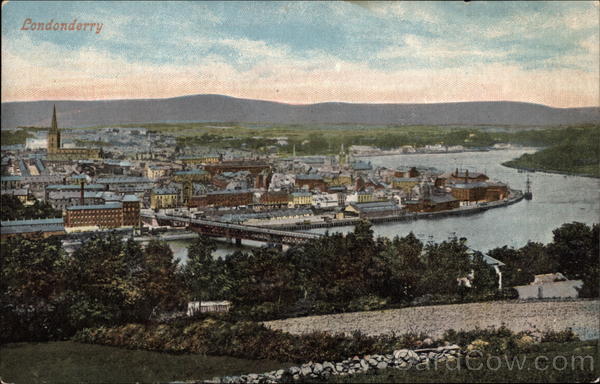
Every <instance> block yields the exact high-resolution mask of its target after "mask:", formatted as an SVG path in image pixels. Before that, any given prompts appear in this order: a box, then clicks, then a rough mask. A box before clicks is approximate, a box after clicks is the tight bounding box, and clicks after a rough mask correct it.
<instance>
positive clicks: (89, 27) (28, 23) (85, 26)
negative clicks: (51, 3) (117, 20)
mask: <svg viewBox="0 0 600 384" xmlns="http://www.w3.org/2000/svg"><path fill="white" fill-rule="evenodd" d="M103 26H104V24H103V23H78V22H77V19H74V20H73V21H72V22H71V23H59V22H54V19H51V20H50V21H48V22H45V23H44V22H35V21H33V20H31V19H25V20H24V21H23V26H22V27H21V31H80V32H93V31H95V32H96V34H99V33H100V32H101V31H102V27H103Z"/></svg>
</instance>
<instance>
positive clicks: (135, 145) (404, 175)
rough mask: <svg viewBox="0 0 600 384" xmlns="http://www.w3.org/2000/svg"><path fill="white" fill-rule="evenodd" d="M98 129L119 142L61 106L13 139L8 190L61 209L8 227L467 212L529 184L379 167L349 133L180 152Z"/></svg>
mask: <svg viewBox="0 0 600 384" xmlns="http://www.w3.org/2000/svg"><path fill="white" fill-rule="evenodd" d="M95 135H96V136H98V137H102V138H103V139H104V140H107V138H111V137H112V138H114V143H115V145H114V146H102V147H101V148H94V147H93V146H91V145H88V146H86V147H76V146H75V145H72V144H73V142H72V140H71V142H70V143H68V140H64V136H62V131H61V129H60V127H59V122H58V118H57V111H56V107H55V108H54V109H53V111H52V120H51V127H50V128H49V130H48V133H47V139H46V140H45V143H44V142H43V141H42V143H41V145H40V143H36V145H33V146H32V148H28V147H27V146H25V147H23V146H12V147H10V148H5V147H3V150H2V179H1V181H2V195H9V196H12V197H13V198H15V199H18V200H19V201H20V202H21V203H22V204H23V205H31V204H34V202H35V201H41V202H46V203H47V204H49V205H50V206H51V207H52V208H54V209H55V210H57V211H60V212H62V216H61V217H48V218H39V219H31V220H12V221H3V222H2V237H3V238H5V237H11V236H16V235H21V236H38V235H40V234H41V235H42V236H43V237H47V236H52V235H65V234H76V233H86V232H87V233H90V232H95V231H104V230H110V229H128V228H130V229H135V230H137V232H136V233H138V234H139V233H142V232H148V231H147V230H148V229H157V227H165V226H168V227H172V226H178V225H181V223H180V222H177V220H176V221H174V222H173V221H168V220H167V221H165V220H157V217H158V215H159V214H161V215H163V216H161V217H163V218H164V217H166V216H171V217H181V216H185V217H188V218H193V219H204V220H211V221H213V222H221V223H230V224H242V225H247V226H256V227H266V228H274V229H287V230H299V229H308V228H317V227H329V226H337V225H352V224H355V223H356V222H358V221H359V220H361V219H368V220H370V221H372V222H385V221H394V220H408V219H415V218H418V217H431V216H432V215H447V214H467V213H472V212H481V211H482V210H486V209H489V208H492V207H496V206H502V205H506V204H511V203H514V202H517V201H519V200H520V199H522V198H523V194H522V192H521V191H518V190H513V189H511V188H510V187H509V186H508V185H507V184H506V183H503V182H501V181H493V180H491V179H490V177H489V176H488V175H486V174H484V173H481V172H478V171H477V170H468V169H458V168H457V169H455V170H454V171H450V172H442V171H439V170H436V169H423V168H417V167H414V166H411V165H410V164H401V165H400V164H399V165H398V167H396V168H394V169H390V168H385V167H378V166H374V165H373V164H371V163H370V162H369V161H366V160H364V159H361V158H359V157H357V156H354V155H353V153H351V151H349V150H348V151H347V150H346V149H345V148H344V146H343V144H342V145H341V147H340V150H339V154H338V155H336V156H291V157H277V156H275V155H270V156H269V155H266V156H262V157H261V156H256V155H255V154H254V153H252V152H243V151H222V152H207V151H198V152H193V151H192V152H191V153H190V152H189V151H188V153H185V154H177V153H175V152H174V151H173V150H169V148H171V149H172V148H173V140H169V138H168V137H164V136H159V135H155V134H151V133H149V132H148V131H147V130H145V129H144V128H105V129H101V130H99V131H98V133H95ZM92 139H93V138H92ZM38 141H39V140H38ZM76 142H78V141H76ZM79 142H81V140H79ZM88 142H91V143H94V140H88ZM44 144H45V145H44ZM165 215H166V216H165Z"/></svg>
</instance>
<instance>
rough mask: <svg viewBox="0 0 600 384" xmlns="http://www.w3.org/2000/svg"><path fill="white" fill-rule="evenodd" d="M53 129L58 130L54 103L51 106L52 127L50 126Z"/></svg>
mask: <svg viewBox="0 0 600 384" xmlns="http://www.w3.org/2000/svg"><path fill="white" fill-rule="evenodd" d="M50 129H51V130H53V131H57V130H58V123H57V122H56V104H54V107H53V108H52V127H51V128H50Z"/></svg>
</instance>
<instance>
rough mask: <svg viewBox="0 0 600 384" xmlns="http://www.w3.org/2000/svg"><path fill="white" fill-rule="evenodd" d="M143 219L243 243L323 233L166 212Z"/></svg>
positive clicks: (290, 240) (293, 241)
mask: <svg viewBox="0 0 600 384" xmlns="http://www.w3.org/2000/svg"><path fill="white" fill-rule="evenodd" d="M141 216H142V220H143V221H145V222H149V221H152V222H154V221H155V223H156V224H159V225H173V226H186V227H188V228H189V229H190V230H192V231H194V232H197V233H199V234H202V235H205V236H211V237H224V238H228V239H235V241H236V243H237V244H241V241H242V239H244V240H254V241H262V242H265V243H271V244H280V245H283V244H285V245H299V244H304V243H307V242H308V241H310V240H316V239H319V238H320V237H321V236H322V235H321V234H318V233H308V232H295V231H284V230H278V229H269V228H261V227H255V226H251V225H241V224H229V223H223V222H220V221H214V220H204V219H195V218H191V217H185V216H173V215H166V214H148V213H142V214H141Z"/></svg>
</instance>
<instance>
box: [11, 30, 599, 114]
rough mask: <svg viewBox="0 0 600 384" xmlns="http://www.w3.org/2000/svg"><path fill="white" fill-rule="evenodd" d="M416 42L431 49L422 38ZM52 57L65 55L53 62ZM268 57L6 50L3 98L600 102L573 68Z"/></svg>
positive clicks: (320, 55) (586, 77)
mask: <svg viewBox="0 0 600 384" xmlns="http://www.w3.org/2000/svg"><path fill="white" fill-rule="evenodd" d="M408 41H409V43H410V44H417V45H418V44H422V41H420V40H418V39H417V40H415V41H412V42H411V41H410V39H409V40H408ZM21 44H24V45H25V46H27V45H28V44H33V43H32V42H27V41H24V42H21ZM35 44H37V43H35ZM244 44H247V45H248V46H244V47H241V48H240V50H241V51H243V50H247V51H250V52H255V53H256V52H258V53H257V54H260V55H263V54H264V53H265V52H263V51H262V49H263V48H264V47H263V46H262V45H261V44H257V43H255V42H249V43H248V42H245V43H242V45H244ZM8 48H12V47H8ZM49 52H55V53H57V54H58V55H57V57H56V58H53V57H52V55H50V57H48V55H47V54H48V53H49ZM263 56H264V57H265V58H264V60H261V61H259V62H258V63H256V64H255V65H253V66H251V67H250V68H248V69H245V70H242V69H239V68H236V67H234V66H233V65H232V64H231V63H230V62H229V60H228V59H227V58H226V57H223V56H220V55H208V56H205V57H203V58H202V59H201V60H198V62H197V63H195V64H193V65H164V64H152V63H140V62H137V61H131V60H127V59H124V58H123V57H120V56H118V55H114V54H111V53H109V52H105V51H100V50H94V49H88V50H82V51H77V52H70V53H69V52H68V51H67V50H65V49H64V48H61V47H58V46H55V45H53V44H51V43H45V44H41V45H38V48H37V50H33V49H26V50H24V51H23V52H21V51H19V53H18V54H15V53H13V50H12V49H5V50H3V52H2V59H3V63H4V65H3V66H2V98H3V100H39V99H105V98H113V99H115V98H117V99H118V98H142V97H143V98H159V97H174V96H181V95H186V94H195V93H221V94H228V95H232V96H237V97H248V98H258V99H268V100H277V101H283V102H289V103H314V102H324V101H346V102H404V103H414V102H451V101H473V100H520V101H528V102H537V103H542V104H547V105H553V106H559V107H567V106H583V105H595V104H596V103H597V100H598V97H599V95H598V89H597V87H593V86H590V84H598V74H597V73H589V72H585V71H578V70H573V69H549V70H541V71H535V72H531V71H526V70H523V69H521V68H519V67H518V66H515V65H506V64H498V63H495V64H489V65H474V66H472V67H469V68H467V69H464V68H442V69H436V70H428V69H396V70H387V69H376V68H372V67H370V66H368V65H367V64H365V63H355V62H350V61H347V60H343V59H340V58H339V57H337V56H335V55H331V54H328V53H324V52H318V51H315V52H311V57H310V58H308V59H299V58H294V57H290V56H286V57H284V58H280V57H278V56H277V55H263ZM46 57H48V60H46V59H45V58H46ZM65 63H68V67H67V66H65ZM67 68H68V69H67Z"/></svg>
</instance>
